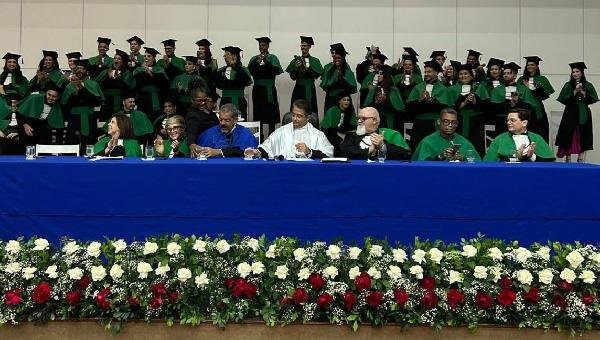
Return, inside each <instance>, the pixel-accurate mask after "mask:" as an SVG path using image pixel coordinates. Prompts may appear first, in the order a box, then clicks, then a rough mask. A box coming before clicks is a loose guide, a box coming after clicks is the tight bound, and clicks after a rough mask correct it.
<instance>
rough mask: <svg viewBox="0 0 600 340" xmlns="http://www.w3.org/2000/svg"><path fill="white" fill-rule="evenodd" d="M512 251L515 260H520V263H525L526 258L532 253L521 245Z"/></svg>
mask: <svg viewBox="0 0 600 340" xmlns="http://www.w3.org/2000/svg"><path fill="white" fill-rule="evenodd" d="M513 253H514V254H515V256H516V258H517V261H519V262H521V263H525V262H527V260H529V258H530V257H531V255H533V254H532V253H531V252H530V251H529V249H527V248H523V247H519V248H517V249H515V250H513Z"/></svg>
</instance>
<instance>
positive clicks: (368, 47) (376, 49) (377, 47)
mask: <svg viewBox="0 0 600 340" xmlns="http://www.w3.org/2000/svg"><path fill="white" fill-rule="evenodd" d="M371 47H375V54H380V53H381V52H379V46H367V52H371Z"/></svg>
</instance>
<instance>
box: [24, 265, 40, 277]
mask: <svg viewBox="0 0 600 340" xmlns="http://www.w3.org/2000/svg"><path fill="white" fill-rule="evenodd" d="M35 272H37V268H36V267H25V268H23V278H24V279H25V280H30V279H33V278H34V277H35V275H34V274H35Z"/></svg>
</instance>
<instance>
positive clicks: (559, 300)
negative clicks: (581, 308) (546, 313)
mask: <svg viewBox="0 0 600 340" xmlns="http://www.w3.org/2000/svg"><path fill="white" fill-rule="evenodd" d="M552 304H553V305H555V306H558V307H560V309H561V310H565V309H567V305H568V304H567V299H565V297H564V296H562V295H554V297H553V298H552Z"/></svg>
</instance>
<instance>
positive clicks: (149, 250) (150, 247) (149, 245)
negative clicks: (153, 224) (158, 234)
mask: <svg viewBox="0 0 600 340" xmlns="http://www.w3.org/2000/svg"><path fill="white" fill-rule="evenodd" d="M157 250H158V244H156V242H146V243H144V255H148V254H154V253H156V251H157Z"/></svg>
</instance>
